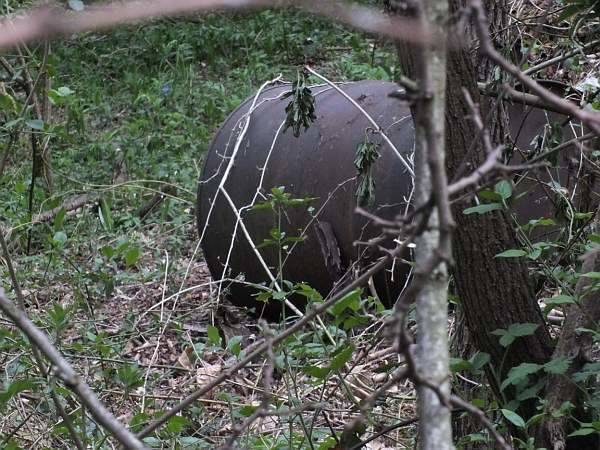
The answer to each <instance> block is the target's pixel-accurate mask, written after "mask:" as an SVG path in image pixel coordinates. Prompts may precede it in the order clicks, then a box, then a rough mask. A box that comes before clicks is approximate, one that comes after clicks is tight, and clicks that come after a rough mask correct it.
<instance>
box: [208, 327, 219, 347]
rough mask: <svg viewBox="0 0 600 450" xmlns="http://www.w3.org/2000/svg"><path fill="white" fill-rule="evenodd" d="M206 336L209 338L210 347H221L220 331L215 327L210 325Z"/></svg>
mask: <svg viewBox="0 0 600 450" xmlns="http://www.w3.org/2000/svg"><path fill="white" fill-rule="evenodd" d="M206 335H207V336H208V343H209V344H210V345H214V346H215V347H220V346H221V334H220V333H219V329H218V328H217V327H215V326H214V325H209V326H208V329H207V330H206Z"/></svg>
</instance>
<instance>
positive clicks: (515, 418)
mask: <svg viewBox="0 0 600 450" xmlns="http://www.w3.org/2000/svg"><path fill="white" fill-rule="evenodd" d="M500 411H502V415H503V416H504V417H505V418H506V420H508V421H509V422H510V423H512V424H513V425H515V426H516V427H518V428H525V421H524V420H523V418H522V417H521V416H520V415H518V414H517V413H516V412H513V411H511V410H509V409H501V410H500Z"/></svg>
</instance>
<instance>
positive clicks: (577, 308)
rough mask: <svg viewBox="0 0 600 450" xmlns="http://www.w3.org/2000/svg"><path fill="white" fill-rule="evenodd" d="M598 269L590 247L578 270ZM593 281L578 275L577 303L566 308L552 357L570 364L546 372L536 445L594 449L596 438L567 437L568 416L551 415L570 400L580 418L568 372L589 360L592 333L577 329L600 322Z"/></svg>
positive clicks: (599, 261) (598, 255) (597, 253)
mask: <svg viewBox="0 0 600 450" xmlns="http://www.w3.org/2000/svg"><path fill="white" fill-rule="evenodd" d="M598 271H600V250H599V249H594V250H591V251H590V252H588V253H587V254H586V255H584V257H583V266H582V268H581V273H582V274H584V273H588V272H598ZM594 281H596V280H594V279H592V278H587V277H581V278H579V280H578V282H577V287H576V289H575V293H576V296H577V300H578V303H577V304H573V305H570V306H569V308H568V309H567V310H566V319H565V322H564V324H563V326H562V330H561V335H560V339H559V341H558V345H557V346H556V349H555V350H554V354H553V355H552V359H560V358H569V359H570V361H571V363H570V365H569V369H568V370H567V372H566V373H564V374H560V375H558V374H557V375H550V376H549V377H548V380H547V383H546V404H545V410H546V412H547V413H548V417H547V418H546V419H545V420H544V421H543V422H542V423H541V425H540V427H539V428H538V430H537V439H536V444H537V445H538V446H543V447H546V448H547V449H549V450H564V449H573V450H576V449H584V448H585V449H590V450H591V449H594V448H596V449H597V448H598V444H599V443H598V437H597V435H595V434H594V435H593V436H582V437H580V438H571V439H568V438H567V435H568V434H569V433H570V432H571V431H573V430H572V429H569V427H570V424H569V415H568V414H564V415H562V416H560V417H554V416H553V415H552V413H553V412H556V411H558V410H559V409H560V407H561V406H562V405H563V403H564V402H571V403H573V404H574V405H575V407H576V410H575V411H576V415H577V416H578V419H579V420H584V418H583V417H582V415H583V414H584V412H583V411H582V404H581V403H582V402H581V400H582V398H581V397H582V396H581V393H580V392H579V390H580V389H581V388H580V387H578V386H577V385H576V384H575V383H574V382H573V381H572V380H571V375H573V374H574V373H575V372H577V371H579V370H581V368H582V367H583V365H584V364H585V363H587V362H590V361H592V358H591V351H592V344H593V341H592V335H591V333H581V332H580V331H578V330H579V329H581V328H587V329H593V328H594V327H595V325H596V324H597V323H598V322H600V292H599V291H598V290H597V289H592V287H593V284H594Z"/></svg>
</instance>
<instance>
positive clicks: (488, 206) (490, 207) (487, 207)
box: [463, 203, 502, 216]
mask: <svg viewBox="0 0 600 450" xmlns="http://www.w3.org/2000/svg"><path fill="white" fill-rule="evenodd" d="M498 209H502V205H501V204H500V203H484V204H482V205H477V206H472V207H471V208H467V209H465V210H464V211H463V214H465V215H467V216H468V215H469V214H485V213H488V212H490V211H496V210H498Z"/></svg>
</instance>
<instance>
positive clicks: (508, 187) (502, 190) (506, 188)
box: [494, 180, 512, 200]
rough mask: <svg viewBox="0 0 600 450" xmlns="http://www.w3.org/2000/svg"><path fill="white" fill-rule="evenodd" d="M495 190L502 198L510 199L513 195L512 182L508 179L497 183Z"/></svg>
mask: <svg viewBox="0 0 600 450" xmlns="http://www.w3.org/2000/svg"><path fill="white" fill-rule="evenodd" d="M494 191H495V192H496V193H497V194H498V195H500V197H502V200H508V199H509V198H510V196H511V195H512V183H511V182H510V181H508V180H502V181H499V182H498V183H496V186H494Z"/></svg>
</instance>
